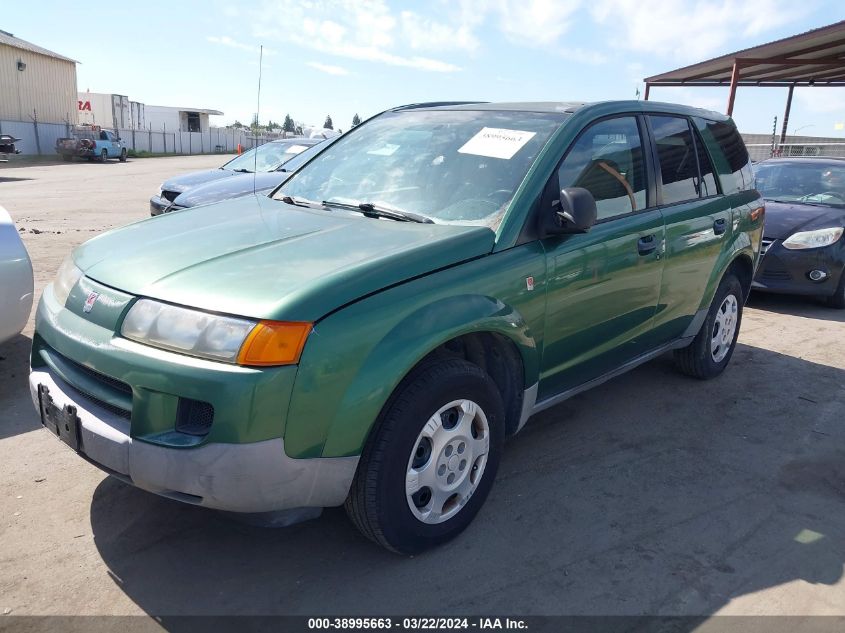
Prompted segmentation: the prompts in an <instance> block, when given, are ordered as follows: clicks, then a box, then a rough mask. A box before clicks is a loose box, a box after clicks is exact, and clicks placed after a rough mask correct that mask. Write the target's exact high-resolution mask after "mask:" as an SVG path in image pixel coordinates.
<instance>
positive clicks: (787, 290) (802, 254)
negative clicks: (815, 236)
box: [751, 240, 845, 297]
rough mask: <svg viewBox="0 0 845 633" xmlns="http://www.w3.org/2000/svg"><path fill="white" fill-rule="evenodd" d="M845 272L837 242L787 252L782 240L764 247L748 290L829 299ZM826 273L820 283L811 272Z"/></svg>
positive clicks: (844, 255)
mask: <svg viewBox="0 0 845 633" xmlns="http://www.w3.org/2000/svg"><path fill="white" fill-rule="evenodd" d="M843 269H845V248H843V246H842V244H840V243H839V242H837V243H836V244H832V245H831V246H825V247H823V248H809V249H802V250H790V249H788V248H784V247H783V241H782V240H773V241H771V243H769V244H768V245H767V246H766V251H765V254H764V255H763V256H762V258H761V260H760V265H759V266H758V267H757V272H756V274H755V275H754V281H753V282H752V284H751V287H752V288H753V289H754V290H759V291H762V292H774V293H780V294H791V295H807V296H821V297H829V296H831V295H832V294H833V293H834V292H836V289H837V287H838V286H839V280H840V279H841V277H842V275H843ZM814 270H819V271H822V272H824V273H825V275H826V276H825V278H824V279H822V280H820V281H813V280H812V279H810V276H809V274H810V272H811V271H814Z"/></svg>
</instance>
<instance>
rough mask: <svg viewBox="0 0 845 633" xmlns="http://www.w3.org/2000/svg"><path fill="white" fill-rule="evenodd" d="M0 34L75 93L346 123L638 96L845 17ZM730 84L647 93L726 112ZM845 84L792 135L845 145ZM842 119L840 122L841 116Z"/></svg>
mask: <svg viewBox="0 0 845 633" xmlns="http://www.w3.org/2000/svg"><path fill="white" fill-rule="evenodd" d="M3 4H4V6H3V12H2V17H0V29H3V30H5V31H9V32H11V33H14V34H15V35H16V36H18V37H20V38H23V39H25V40H28V41H30V42H33V43H35V44H38V45H39V46H43V47H44V48H47V49H50V50H53V51H55V52H57V53H60V54H62V55H65V56H67V57H71V58H73V59H76V60H78V61H79V62H80V64H79V66H78V67H77V77H78V86H79V90H81V91H85V90H90V91H91V92H103V93H114V94H123V95H128V96H129V98H130V99H131V100H133V101H141V102H142V103H146V104H152V105H169V106H181V107H193V108H211V109H217V110H221V111H223V112H224V116H222V117H215V118H213V119H212V125H215V124H216V125H222V124H228V123H231V122H233V121H235V120H240V121H241V122H244V123H248V122H249V121H250V120H251V118H252V116H253V114H254V113H255V112H256V110H257V108H258V98H257V89H258V74H259V46H263V47H264V54H263V64H262V81H261V99H260V119H261V121H262V122H266V121H267V120H268V119H272V120H273V121H277V122H279V121H282V120H284V117H285V115H286V114H290V115H291V116H292V117H293V118H294V119H295V120H296V121H298V122H299V121H301V122H304V123H306V124H308V125H322V122H323V120H324V119H325V117H326V115H329V114H330V115H331V117H332V120H333V121H334V125H335V128H341V129H347V128H348V127H349V125H350V123H351V120H352V117H353V115H354V114H356V113H357V114H358V115H359V116H360V117H361V118H362V119H366V118H367V117H369V116H372V115H374V114H377V113H378V112H380V111H382V110H384V109H386V108H389V107H392V106H396V105H401V104H406V103H415V102H423V101H439V100H449V101H452V100H481V101H601V100H608V99H633V98H636V95H637V91H638V90H639V91H640V93H642V91H643V88H644V86H643V84H642V79H643V78H644V77H646V76H650V75H654V74H657V73H660V72H664V71H667V70H671V69H674V68H677V67H680V66H684V65H688V64H692V63H695V62H697V61H701V60H704V59H708V58H711V57H714V56H717V55H720V54H725V53H730V52H733V51H736V50H740V49H743V48H747V47H749V46H754V45H757V44H762V43H764V42H768V41H771V40H774V39H778V38H782V37H787V36H789V35H793V34H796V33H800V32H803V31H806V30H809V29H812V28H817V27H820V26H824V25H827V24H831V23H833V22H836V21H839V20H842V19H845V3H843V2H842V1H841V0H838V1H834V0H801V1H800V2H796V1H795V0H697V1H696V0H428V1H426V2H416V1H407V2H398V1H392V2H388V1H387V0H336V1H330V0H254V1H252V2H234V1H232V0H229V1H228V2H223V1H220V0H206V1H204V2H197V1H192V0H179V1H178V2H177V1H173V0H171V1H169V2H161V1H159V0H149V1H147V2H144V3H131V4H124V3H116V2H98V1H96V0H89V1H88V2H86V3H85V4H84V7H83V6H82V5H80V4H79V3H71V2H65V1H56V2H44V1H41V2H39V1H38V0H28V1H27V2H11V1H8V0H6V1H4V3H3ZM46 16H49V19H47V17H46ZM727 95H728V90H727V88H696V89H685V88H653V89H652V92H651V96H650V98H651V99H652V100H659V101H672V102H677V103H685V104H689V105H694V106H699V107H704V108H708V109H713V110H718V111H721V112H723V111H724V110H725V109H726V103H727ZM785 99H786V89H785V88H754V89H750V88H746V89H742V88H740V89H739V91H738V94H737V99H736V105H735V107H734V119H735V120H736V121H737V124H738V126H739V128H740V130H741V131H743V132H756V133H768V132H771V130H772V125H773V119H774V117H778V132H780V125H781V122H782V121H781V119H782V117H783V109H784V104H785ZM843 123H845V87H842V88H798V89H796V91H795V97H794V100H793V107H792V113H791V115H790V120H789V133H790V134H792V133H794V132H796V131H797V132H798V133H800V134H802V135H804V134H807V135H812V136H835V137H843V138H845V129H843V128H845V125H842V124H843ZM837 124H839V125H837Z"/></svg>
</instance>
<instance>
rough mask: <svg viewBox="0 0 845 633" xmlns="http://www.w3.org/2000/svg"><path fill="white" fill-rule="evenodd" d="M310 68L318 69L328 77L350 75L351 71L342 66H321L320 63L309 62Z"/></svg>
mask: <svg viewBox="0 0 845 633" xmlns="http://www.w3.org/2000/svg"><path fill="white" fill-rule="evenodd" d="M307 65H308V66H311V68H316V69H317V70H319V71H320V72H324V73H326V74H328V75H348V74H349V71H348V70H346V69H345V68H342V67H341V66H332V65H331V64H321V63H320V62H308V64H307Z"/></svg>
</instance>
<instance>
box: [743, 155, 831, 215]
mask: <svg viewBox="0 0 845 633" xmlns="http://www.w3.org/2000/svg"><path fill="white" fill-rule="evenodd" d="M754 173H755V176H756V179H757V190H758V191H759V192H760V193H761V194H762V195H763V197H764V198H766V199H767V200H778V201H782V202H802V203H811V204H812V203H815V204H824V205H830V206H835V207H843V206H845V162H843V163H842V164H839V163H838V162H837V163H833V162H830V163H825V162H812V163H810V162H807V163H798V162H794V163H790V162H773V163H761V164H759V165H755V168H754Z"/></svg>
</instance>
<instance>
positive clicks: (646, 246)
mask: <svg viewBox="0 0 845 633" xmlns="http://www.w3.org/2000/svg"><path fill="white" fill-rule="evenodd" d="M656 249H657V240H656V239H654V235H643V236H642V237H641V238H640V239H639V240H637V251H638V252H639V254H640V255H648V254H649V253H653V252H654V251H655V250H656Z"/></svg>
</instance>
